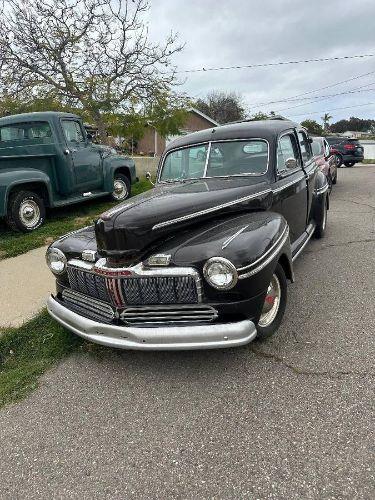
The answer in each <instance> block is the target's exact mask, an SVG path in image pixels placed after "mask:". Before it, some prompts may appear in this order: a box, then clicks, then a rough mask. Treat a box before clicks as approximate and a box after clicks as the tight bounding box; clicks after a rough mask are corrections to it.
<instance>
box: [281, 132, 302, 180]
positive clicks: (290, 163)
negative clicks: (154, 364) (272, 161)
mask: <svg viewBox="0 0 375 500" xmlns="http://www.w3.org/2000/svg"><path fill="white" fill-rule="evenodd" d="M298 160H299V156H298V148H297V143H296V139H295V137H294V135H293V134H286V135H283V136H282V137H280V139H279V144H278V146H277V170H278V172H284V171H286V170H291V169H293V168H296V167H298V164H299V162H298Z"/></svg>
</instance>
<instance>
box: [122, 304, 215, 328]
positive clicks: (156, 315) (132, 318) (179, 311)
mask: <svg viewBox="0 0 375 500" xmlns="http://www.w3.org/2000/svg"><path fill="white" fill-rule="evenodd" d="M217 316H218V313H217V311H216V309H214V308H213V307H211V306H206V305H189V306H187V305H186V306H184V305H182V306H178V307H175V306H167V307H165V306H148V307H127V308H126V309H125V310H124V311H123V312H122V313H121V314H120V319H121V320H122V321H123V322H124V323H127V324H129V325H139V326H141V325H155V324H163V325H165V324H167V323H207V322H210V321H213V320H214V319H216V318H217Z"/></svg>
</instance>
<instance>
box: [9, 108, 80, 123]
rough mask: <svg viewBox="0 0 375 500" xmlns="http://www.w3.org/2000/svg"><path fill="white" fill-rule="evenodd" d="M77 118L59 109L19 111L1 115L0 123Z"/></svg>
mask: <svg viewBox="0 0 375 500" xmlns="http://www.w3.org/2000/svg"><path fill="white" fill-rule="evenodd" d="M56 117H57V118H79V116H78V115H75V114H73V113H63V112H61V111H36V112H33V113H20V114H18V115H9V116H3V117H2V118H0V125H10V124H12V123H20V122H39V121H46V120H47V121H48V120H50V119H51V118H56Z"/></svg>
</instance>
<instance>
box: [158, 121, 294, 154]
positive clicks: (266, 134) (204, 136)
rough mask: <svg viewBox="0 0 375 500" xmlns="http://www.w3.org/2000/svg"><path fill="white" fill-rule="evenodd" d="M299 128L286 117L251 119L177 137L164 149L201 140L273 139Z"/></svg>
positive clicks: (167, 149)
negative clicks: (282, 133) (286, 131)
mask: <svg viewBox="0 0 375 500" xmlns="http://www.w3.org/2000/svg"><path fill="white" fill-rule="evenodd" d="M296 127H298V128H300V126H299V125H298V124H297V123H295V122H293V121H291V120H286V119H269V120H253V121H242V122H235V123H228V124H226V125H220V126H218V127H212V128H207V129H204V130H200V131H198V132H193V133H191V134H187V135H184V136H181V137H178V138H177V139H175V140H174V141H173V142H171V143H170V144H168V146H167V148H166V151H169V150H170V149H174V148H178V147H184V146H188V145H190V144H197V143H201V142H209V141H220V140H228V139H249V138H260V139H266V140H269V139H273V138H274V137H275V136H277V135H279V134H280V133H281V132H284V131H285V130H290V129H291V128H296Z"/></svg>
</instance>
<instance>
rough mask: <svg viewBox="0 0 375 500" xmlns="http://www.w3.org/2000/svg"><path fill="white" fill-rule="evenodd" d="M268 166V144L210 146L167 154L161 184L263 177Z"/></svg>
mask: <svg viewBox="0 0 375 500" xmlns="http://www.w3.org/2000/svg"><path fill="white" fill-rule="evenodd" d="M267 166H268V143H267V142H266V141H264V140H261V139H251V140H245V141H223V142H211V143H206V144H200V145H198V146H190V147H187V148H182V149H176V150H174V151H171V152H170V153H168V154H167V156H166V157H165V160H164V163H163V166H162V170H161V173H160V181H165V182H167V181H181V180H184V179H196V178H200V177H221V176H230V175H262V174H265V173H266V172H267Z"/></svg>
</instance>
